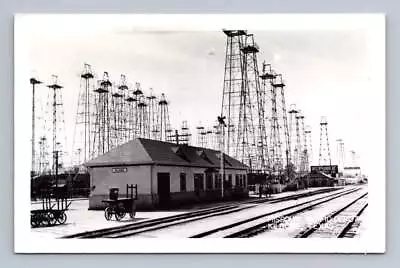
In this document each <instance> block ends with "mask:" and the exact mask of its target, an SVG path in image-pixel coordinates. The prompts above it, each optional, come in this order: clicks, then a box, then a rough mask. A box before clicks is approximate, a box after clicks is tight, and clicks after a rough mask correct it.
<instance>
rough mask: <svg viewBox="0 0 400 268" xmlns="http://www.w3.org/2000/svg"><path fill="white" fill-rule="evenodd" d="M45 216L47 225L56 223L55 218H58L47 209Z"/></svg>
mask: <svg viewBox="0 0 400 268" xmlns="http://www.w3.org/2000/svg"><path fill="white" fill-rule="evenodd" d="M46 216H47V223H48V225H54V224H56V222H57V218H58V217H56V215H55V213H54V212H52V211H49V212H48V213H47V215H46Z"/></svg>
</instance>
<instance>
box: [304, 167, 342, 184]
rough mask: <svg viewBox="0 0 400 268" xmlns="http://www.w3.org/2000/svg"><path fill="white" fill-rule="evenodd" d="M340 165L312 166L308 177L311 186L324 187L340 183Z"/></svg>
mask: <svg viewBox="0 0 400 268" xmlns="http://www.w3.org/2000/svg"><path fill="white" fill-rule="evenodd" d="M338 170H339V168H338V166H337V165H326V166H311V172H310V175H309V178H308V186H309V187H323V186H334V185H338V183H339V181H338V179H337V177H338V173H339V172H338Z"/></svg>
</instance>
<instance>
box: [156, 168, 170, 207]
mask: <svg viewBox="0 0 400 268" xmlns="http://www.w3.org/2000/svg"><path fill="white" fill-rule="evenodd" d="M157 193H158V204H159V206H160V207H164V208H165V207H168V206H169V202H170V196H171V192H170V179H169V173H157Z"/></svg>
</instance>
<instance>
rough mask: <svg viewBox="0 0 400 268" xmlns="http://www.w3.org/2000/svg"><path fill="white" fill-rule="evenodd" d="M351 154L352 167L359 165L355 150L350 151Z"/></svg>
mask: <svg viewBox="0 0 400 268" xmlns="http://www.w3.org/2000/svg"><path fill="white" fill-rule="evenodd" d="M350 154H351V167H353V168H354V167H358V161H357V154H356V152H355V151H353V150H352V151H350Z"/></svg>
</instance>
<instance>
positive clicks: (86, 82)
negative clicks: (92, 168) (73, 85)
mask: <svg viewBox="0 0 400 268" xmlns="http://www.w3.org/2000/svg"><path fill="white" fill-rule="evenodd" d="M80 77H81V83H80V90H79V95H78V106H77V112H76V118H75V131H74V138H73V142H72V150H73V151H72V153H73V156H74V158H75V159H74V161H73V164H76V165H79V164H81V163H82V162H86V161H87V160H89V159H90V158H91V157H92V149H93V146H92V144H91V143H92V142H93V132H92V128H93V125H94V122H93V120H92V117H93V107H92V106H93V93H92V91H91V89H92V88H93V86H94V85H93V79H94V73H93V71H92V67H91V66H90V65H89V64H87V63H85V64H84V66H83V70H82V73H81V75H80Z"/></svg>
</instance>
